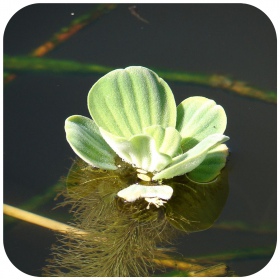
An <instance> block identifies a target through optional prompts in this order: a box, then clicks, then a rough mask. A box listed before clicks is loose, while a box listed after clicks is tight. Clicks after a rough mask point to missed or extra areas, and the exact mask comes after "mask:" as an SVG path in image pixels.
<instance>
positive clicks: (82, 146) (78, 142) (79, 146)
mask: <svg viewBox="0 0 280 280" xmlns="http://www.w3.org/2000/svg"><path fill="white" fill-rule="evenodd" d="M65 130H66V139H67V141H68V142H69V144H70V146H71V147H72V149H73V150H74V151H75V153H76V154H78V155H79V156H80V158H82V159H83V160H84V161H85V162H87V163H88V164H91V165H94V166H98V167H100V168H104V169H109V170H111V169H116V166H115V164H114V161H115V160H114V157H115V152H114V151H113V150H112V149H111V148H110V146H109V145H108V144H107V143H106V142H105V140H104V139H103V138H102V136H101V135H100V133H99V129H98V127H97V126H96V124H95V123H94V121H92V120H91V119H89V118H86V117H83V116H71V117H69V118H67V119H66V121H65Z"/></svg>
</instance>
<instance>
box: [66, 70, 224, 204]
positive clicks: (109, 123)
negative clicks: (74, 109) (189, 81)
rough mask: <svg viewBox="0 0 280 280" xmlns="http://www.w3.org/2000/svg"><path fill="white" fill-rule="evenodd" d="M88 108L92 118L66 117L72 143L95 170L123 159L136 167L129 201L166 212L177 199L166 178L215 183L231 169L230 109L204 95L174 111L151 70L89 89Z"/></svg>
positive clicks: (114, 76) (121, 73)
mask: <svg viewBox="0 0 280 280" xmlns="http://www.w3.org/2000/svg"><path fill="white" fill-rule="evenodd" d="M88 109H89V112H90V115H91V117H92V119H89V118H87V117H84V116H80V115H74V116H71V117H69V118H67V119H66V122H65V131H66V138H67V141H68V142H69V144H70V146H71V147H72V149H73V150H74V152H75V153H76V154H77V155H78V156H79V157H80V158H81V159H83V160H84V161H85V162H86V163H88V164H89V165H92V166H94V167H97V168H100V169H105V170H116V169H118V168H119V167H120V165H119V164H117V163H116V162H117V161H116V159H117V158H118V157H120V158H121V159H122V160H123V161H125V162H127V163H129V164H131V165H132V166H133V167H134V168H135V169H136V171H137V173H136V174H137V175H136V178H135V182H134V183H133V184H131V185H130V186H129V187H128V188H127V189H124V190H121V191H120V192H119V193H118V196H119V197H122V198H124V199H125V200H126V201H128V202H133V201H135V200H137V199H138V198H144V199H145V200H146V201H147V202H148V203H149V204H150V203H152V204H154V205H155V206H157V207H160V206H161V205H163V203H164V201H166V200H169V199H170V198H171V196H172V187H171V186H169V185H166V184H165V183H164V180H167V179H171V178H173V177H176V176H181V175H185V174H186V176H188V178H190V179H191V180H193V181H196V182H209V181H212V180H213V179H215V178H216V177H217V176H218V175H219V174H220V171H221V169H222V168H223V167H224V166H225V163H226V157H227V155H228V149H227V146H226V145H225V144H223V143H224V142H225V141H227V140H228V139H229V137H227V136H225V135H224V134H223V133H224V131H225V129H226V124H227V117H226V114H225V111H224V109H223V108H222V107H221V106H220V105H217V104H216V103H215V102H214V101H213V100H210V99H208V98H205V97H201V96H195V97H189V98H187V99H185V100H184V101H183V102H182V103H181V104H179V106H178V107H177V108H176V103H175V100H174V96H173V93H172V91H171V89H170V87H169V86H168V84H167V83H166V82H165V81H164V80H163V79H161V78H160V77H159V76H158V75H157V74H156V73H154V72H153V71H151V70H149V69H147V68H144V67H140V66H131V67H127V68H125V69H117V70H114V71H111V72H109V73H108V74H106V75H105V76H103V77H102V78H100V79H99V80H98V81H97V82H96V83H95V84H94V85H93V86H92V88H91V89H90V91H89V94H88ZM151 186H152V187H151Z"/></svg>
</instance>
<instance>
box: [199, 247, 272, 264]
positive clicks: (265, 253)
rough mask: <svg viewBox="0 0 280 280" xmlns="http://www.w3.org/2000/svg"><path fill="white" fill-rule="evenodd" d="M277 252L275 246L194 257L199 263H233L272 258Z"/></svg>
mask: <svg viewBox="0 0 280 280" xmlns="http://www.w3.org/2000/svg"><path fill="white" fill-rule="evenodd" d="M274 251H275V245H273V246H267V247H259V248H245V249H237V250H233V251H227V252H222V253H218V254H212V255H206V256H198V257H194V258H195V259H196V260H199V261H211V260H213V261H228V260H230V261H232V260H244V259H255V258H256V259H259V258H269V257H272V255H273V254H274Z"/></svg>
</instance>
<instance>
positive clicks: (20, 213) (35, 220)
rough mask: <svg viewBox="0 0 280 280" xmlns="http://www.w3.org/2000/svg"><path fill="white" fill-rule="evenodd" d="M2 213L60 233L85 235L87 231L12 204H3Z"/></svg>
mask: <svg viewBox="0 0 280 280" xmlns="http://www.w3.org/2000/svg"><path fill="white" fill-rule="evenodd" d="M3 210H4V214H5V215H8V216H11V217H13V218H16V219H20V220H23V221H25V222H28V223H32V224H35V225H38V226H41V227H45V228H48V229H51V230H54V231H59V232H61V233H68V232H69V231H72V232H75V234H79V235H86V234H87V232H86V231H83V230H80V229H77V228H74V227H71V226H69V225H66V224H64V223H60V222H57V221H54V220H52V219H49V218H45V217H42V216H40V215H37V214H34V213H31V212H28V211H25V210H22V209H19V208H16V207H14V206H11V205H8V204H4V206H3Z"/></svg>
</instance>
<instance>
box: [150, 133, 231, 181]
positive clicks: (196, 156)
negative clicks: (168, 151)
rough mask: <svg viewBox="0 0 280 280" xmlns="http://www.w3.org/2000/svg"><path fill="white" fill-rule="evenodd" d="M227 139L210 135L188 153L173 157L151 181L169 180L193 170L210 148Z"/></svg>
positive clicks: (217, 135) (222, 136)
mask: <svg viewBox="0 0 280 280" xmlns="http://www.w3.org/2000/svg"><path fill="white" fill-rule="evenodd" d="M228 139H229V137H227V136H225V135H222V134H212V135H210V136H208V137H207V138H206V139H204V140H202V141H201V142H200V143H198V144H197V145H196V146H195V147H194V148H192V149H190V150H189V151H188V152H186V153H184V154H182V155H179V156H177V157H175V158H174V159H173V160H172V163H171V164H170V165H169V166H168V167H167V168H166V169H164V170H162V171H161V172H159V173H157V174H156V175H155V176H154V177H153V178H152V179H153V180H159V179H170V178H173V177H175V176H180V175H183V174H185V173H188V172H190V171H192V170H194V169H195V168H196V167H198V166H199V165H200V164H201V163H202V162H203V160H204V159H205V157H206V155H207V153H208V151H209V150H210V149H211V148H213V147H214V146H216V145H218V144H221V143H223V142H225V141H227V140H228Z"/></svg>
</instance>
